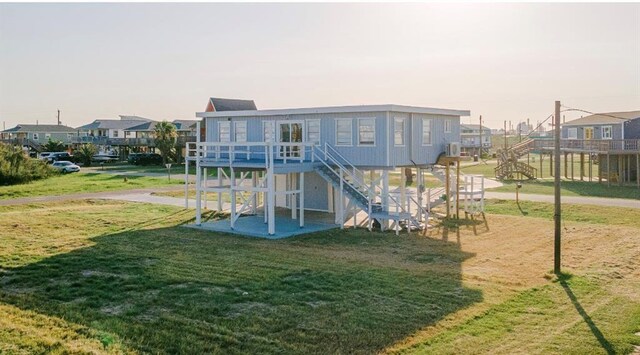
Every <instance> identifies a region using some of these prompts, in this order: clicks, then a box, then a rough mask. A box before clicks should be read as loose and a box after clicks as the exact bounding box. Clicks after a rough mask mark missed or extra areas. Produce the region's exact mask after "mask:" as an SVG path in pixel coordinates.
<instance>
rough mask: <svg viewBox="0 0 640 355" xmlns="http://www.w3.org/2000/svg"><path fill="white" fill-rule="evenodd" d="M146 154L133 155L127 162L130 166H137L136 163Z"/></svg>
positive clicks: (130, 155)
mask: <svg viewBox="0 0 640 355" xmlns="http://www.w3.org/2000/svg"><path fill="white" fill-rule="evenodd" d="M143 154H144V153H131V154H129V156H128V157H127V162H129V164H135V162H136V161H137V160H138V159H140V156H141V155H143Z"/></svg>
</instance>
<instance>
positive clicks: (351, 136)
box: [335, 118, 353, 147]
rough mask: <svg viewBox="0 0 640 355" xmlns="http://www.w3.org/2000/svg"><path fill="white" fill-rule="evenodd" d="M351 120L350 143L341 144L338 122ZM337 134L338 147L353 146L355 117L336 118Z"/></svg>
mask: <svg viewBox="0 0 640 355" xmlns="http://www.w3.org/2000/svg"><path fill="white" fill-rule="evenodd" d="M340 121H348V122H349V144H340V142H339V141H338V122H340ZM335 135H336V137H335V138H336V147H353V118H336V119H335Z"/></svg>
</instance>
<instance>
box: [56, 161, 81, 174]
mask: <svg viewBox="0 0 640 355" xmlns="http://www.w3.org/2000/svg"><path fill="white" fill-rule="evenodd" d="M51 166H53V167H54V168H56V169H58V170H60V171H61V172H63V173H72V172H78V171H80V167H79V166H77V165H76V164H74V163H72V162H70V161H57V162H54V163H53V165H51Z"/></svg>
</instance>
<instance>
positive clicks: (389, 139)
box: [185, 98, 469, 238]
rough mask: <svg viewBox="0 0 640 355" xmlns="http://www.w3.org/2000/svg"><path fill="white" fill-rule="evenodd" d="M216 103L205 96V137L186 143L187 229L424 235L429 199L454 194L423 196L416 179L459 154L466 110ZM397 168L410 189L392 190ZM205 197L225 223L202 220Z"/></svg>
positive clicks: (271, 234) (270, 233) (401, 183)
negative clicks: (191, 201) (349, 227)
mask: <svg viewBox="0 0 640 355" xmlns="http://www.w3.org/2000/svg"><path fill="white" fill-rule="evenodd" d="M221 100H222V101H221ZM224 102H225V99H216V98H212V99H211V100H210V101H209V103H208V105H207V109H206V111H205V112H200V113H197V117H200V118H202V120H203V122H202V125H203V126H204V127H206V128H205V129H204V132H205V134H204V136H203V137H202V140H201V141H199V142H196V143H189V144H187V150H188V154H187V155H188V156H189V161H190V162H191V163H192V164H194V165H195V166H196V220H195V225H194V226H195V227H196V228H203V229H210V230H217V231H227V232H233V233H239V234H245V235H253V236H263V237H267V238H280V237H286V236H289V235H295V234H301V233H305V232H311V231H316V230H322V229H325V228H336V227H338V226H339V227H341V228H343V227H344V226H345V224H346V223H349V224H351V223H353V225H354V226H362V227H365V228H368V229H370V230H371V229H373V228H375V227H380V228H381V229H382V230H385V229H392V230H395V231H396V233H397V232H399V231H400V230H401V229H407V230H413V229H421V228H424V227H425V224H426V222H427V219H428V214H429V211H428V210H429V205H430V202H432V201H431V200H434V201H435V200H437V199H440V198H441V197H442V196H445V195H448V196H449V197H451V196H454V195H457V194H456V193H455V192H454V193H451V190H450V191H449V193H447V192H446V191H442V192H439V193H437V194H436V193H435V192H434V193H432V194H430V193H429V192H430V191H429V190H428V189H425V188H424V174H425V172H426V171H427V169H429V170H433V166H434V164H436V163H437V162H438V159H439V158H440V160H442V157H443V156H444V157H449V158H452V159H454V160H455V157H457V156H459V141H460V117H461V116H469V111H466V110H450V109H438V108H428V107H412V106H402V105H365V106H340V107H315V108H296V109H277V110H257V109H256V108H255V107H251V106H250V107H248V108H247V107H245V108H240V109H237V108H238V107H237V106H235V105H232V106H233V107H232V108H231V109H228V110H219V109H217V108H216V106H224V105H222V104H221V103H224ZM243 102H245V103H246V102H247V101H246V100H245V101H243V100H229V101H228V103H230V104H231V103H241V104H242V103H243ZM251 104H253V103H252V102H251ZM447 164H448V163H447ZM447 166H449V165H447ZM400 168H403V169H402V171H404V169H405V168H408V169H411V172H412V173H413V174H415V176H416V183H417V184H416V186H417V187H416V188H411V189H410V188H407V187H406V186H405V180H404V179H403V178H400V179H399V181H397V182H396V183H395V185H396V186H393V185H394V184H393V182H392V180H394V179H395V177H394V176H396V175H395V174H396V172H397V170H399V169H400ZM447 170H448V169H447ZM212 172H213V173H212ZM392 175H393V176H392ZM443 175H444V174H443ZM447 175H448V176H449V178H452V175H449V174H447ZM456 181H460V179H458V180H456ZM397 185H399V186H397ZM448 185H449V184H448ZM454 185H456V186H458V184H454ZM185 189H186V187H185ZM185 191H186V190H185ZM207 194H208V195H209V196H211V195H213V196H216V199H217V201H215V202H213V203H211V202H212V201H209V204H212V205H214V206H215V207H214V208H215V209H217V210H223V209H226V208H228V210H229V212H230V217H229V219H227V220H224V221H214V222H209V221H205V220H203V217H202V211H203V208H204V207H205V205H206V204H207V202H206V200H205V198H204V196H206V195H207ZM435 195H437V196H435ZM225 206H226V207H225Z"/></svg>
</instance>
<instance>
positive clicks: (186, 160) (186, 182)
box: [184, 143, 189, 208]
mask: <svg viewBox="0 0 640 355" xmlns="http://www.w3.org/2000/svg"><path fill="white" fill-rule="evenodd" d="M185 152H186V155H187V156H186V157H185V158H184V208H189V143H187V145H186V149H185Z"/></svg>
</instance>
